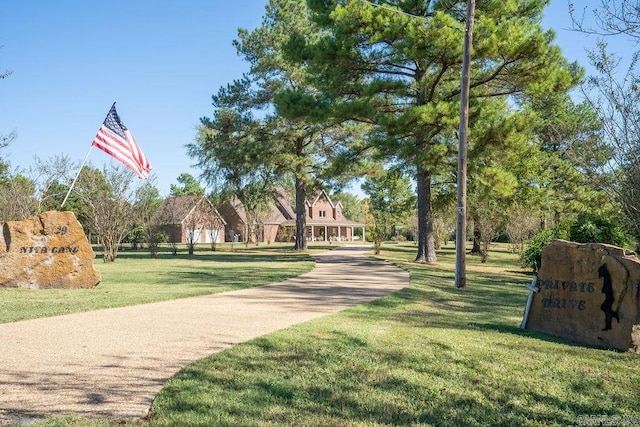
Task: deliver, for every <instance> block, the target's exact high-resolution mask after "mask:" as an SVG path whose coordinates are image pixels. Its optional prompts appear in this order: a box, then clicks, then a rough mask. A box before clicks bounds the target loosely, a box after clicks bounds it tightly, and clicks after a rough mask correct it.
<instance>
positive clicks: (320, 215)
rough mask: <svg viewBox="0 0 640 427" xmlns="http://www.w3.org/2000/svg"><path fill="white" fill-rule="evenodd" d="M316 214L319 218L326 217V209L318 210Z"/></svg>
mask: <svg viewBox="0 0 640 427" xmlns="http://www.w3.org/2000/svg"><path fill="white" fill-rule="evenodd" d="M318 216H319V217H320V218H326V217H327V211H318Z"/></svg>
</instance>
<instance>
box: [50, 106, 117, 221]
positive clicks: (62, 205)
mask: <svg viewBox="0 0 640 427" xmlns="http://www.w3.org/2000/svg"><path fill="white" fill-rule="evenodd" d="M115 105H116V101H113V104H112V105H111V108H113V107H114V106H115ZM109 111H111V109H109ZM107 117H109V113H107ZM105 120H107V119H106V118H105ZM103 123H104V122H103ZM91 150H93V143H91V147H89V151H87V154H86V156H84V160H83V161H82V164H81V165H80V169H78V173H77V174H76V177H75V179H74V180H73V182H72V183H71V187H69V191H67V195H66V196H64V200H63V201H62V204H61V205H60V209H62V208H63V207H64V204H65V203H67V199H68V198H69V194H71V190H73V187H75V185H76V181H78V178H79V177H80V172H82V168H83V167H84V164H85V163H87V159H88V158H89V154H90V153H91Z"/></svg>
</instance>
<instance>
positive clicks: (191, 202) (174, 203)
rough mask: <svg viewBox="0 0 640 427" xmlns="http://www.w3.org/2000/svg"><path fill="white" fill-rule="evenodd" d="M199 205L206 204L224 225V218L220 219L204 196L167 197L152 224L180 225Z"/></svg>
mask: <svg viewBox="0 0 640 427" xmlns="http://www.w3.org/2000/svg"><path fill="white" fill-rule="evenodd" d="M203 199H204V200H203ZM199 203H207V204H208V205H209V206H210V207H211V210H212V211H213V212H214V213H215V214H216V215H217V216H218V218H219V219H220V220H221V221H222V222H223V223H226V222H225V220H224V218H222V216H221V215H220V213H218V211H217V210H216V209H215V208H214V207H213V205H212V204H211V202H210V201H209V199H208V198H207V197H206V196H204V195H190V196H172V197H168V198H167V199H165V201H164V203H163V204H162V206H160V208H158V210H157V211H156V213H155V215H154V216H153V220H152V222H153V223H154V224H180V223H182V222H183V221H184V220H185V219H187V218H188V217H189V215H190V214H191V213H192V212H193V211H194V210H195V209H196V208H197V206H198V204H199Z"/></svg>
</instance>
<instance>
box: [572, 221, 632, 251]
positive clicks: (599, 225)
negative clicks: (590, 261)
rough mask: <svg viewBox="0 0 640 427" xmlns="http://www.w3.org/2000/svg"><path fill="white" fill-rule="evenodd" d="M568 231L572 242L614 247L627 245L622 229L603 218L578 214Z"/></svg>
mask: <svg viewBox="0 0 640 427" xmlns="http://www.w3.org/2000/svg"><path fill="white" fill-rule="evenodd" d="M569 230H570V233H569V234H570V236H571V240H573V241H574V242H580V243H608V244H610V245H616V246H626V245H627V244H628V240H627V238H626V236H625V234H624V231H623V230H622V228H621V227H620V226H619V225H617V224H614V223H613V222H612V221H611V220H610V219H609V218H608V217H604V216H596V215H593V214H580V215H579V216H578V219H577V220H576V222H574V223H573V224H572V225H571V227H570V229H569Z"/></svg>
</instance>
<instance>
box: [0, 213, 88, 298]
mask: <svg viewBox="0 0 640 427" xmlns="http://www.w3.org/2000/svg"><path fill="white" fill-rule="evenodd" d="M94 258H95V254H94V252H93V249H91V245H90V244H89V242H88V241H87V238H86V236H85V234H84V231H83V230H82V226H81V225H80V223H79V222H78V220H77V219H76V217H75V216H74V215H73V213H71V212H59V211H49V212H44V213H42V214H40V215H38V216H36V217H33V218H29V219H26V220H24V221H8V222H5V223H3V224H2V235H0V286H1V287H10V288H31V289H37V288H93V287H95V286H96V285H97V284H98V283H100V280H101V278H100V273H99V272H98V271H97V270H96V269H95V268H94V266H93V259H94Z"/></svg>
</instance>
